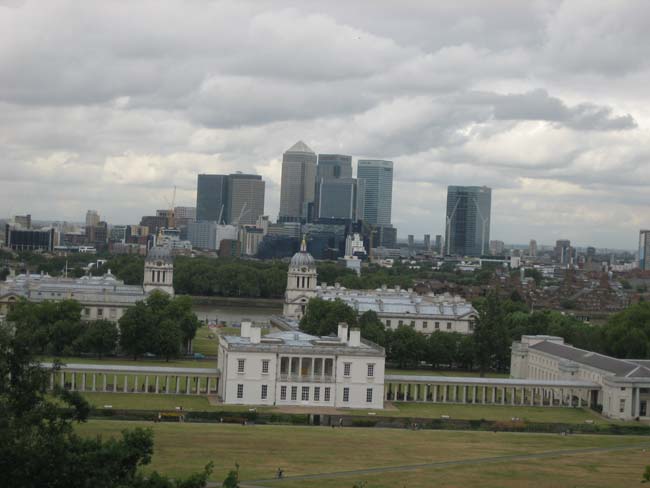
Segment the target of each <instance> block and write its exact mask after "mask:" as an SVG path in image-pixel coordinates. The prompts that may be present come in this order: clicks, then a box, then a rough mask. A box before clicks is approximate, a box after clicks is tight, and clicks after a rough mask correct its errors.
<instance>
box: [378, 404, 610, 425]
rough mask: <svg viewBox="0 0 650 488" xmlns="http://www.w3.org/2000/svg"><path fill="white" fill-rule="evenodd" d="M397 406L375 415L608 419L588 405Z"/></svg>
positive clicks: (476, 418)
mask: <svg viewBox="0 0 650 488" xmlns="http://www.w3.org/2000/svg"><path fill="white" fill-rule="evenodd" d="M393 405H395V406H396V407H397V408H398V411H395V410H384V411H382V413H381V414H380V413H378V415H389V416H394V417H423V418H440V416H441V415H449V416H450V417H451V418H452V419H466V420H480V419H485V420H511V419H512V418H513V417H519V418H520V419H522V420H526V421H530V422H557V423H565V422H566V423H572V424H576V423H583V422H584V421H585V420H594V421H597V422H599V423H601V422H602V423H606V422H608V421H607V420H606V419H605V418H604V417H601V416H600V415H598V414H596V413H595V412H593V411H592V410H589V409H587V408H550V407H512V406H508V405H503V406H501V405H454V404H451V403H448V404H440V403H404V402H397V403H394V404H393Z"/></svg>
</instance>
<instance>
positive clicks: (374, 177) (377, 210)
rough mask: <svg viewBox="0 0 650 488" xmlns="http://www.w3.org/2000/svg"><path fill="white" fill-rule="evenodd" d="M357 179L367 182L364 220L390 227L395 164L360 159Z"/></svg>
mask: <svg viewBox="0 0 650 488" xmlns="http://www.w3.org/2000/svg"><path fill="white" fill-rule="evenodd" d="M357 179H359V180H365V184H364V185H365V197H364V210H363V216H364V217H363V218H364V220H365V221H366V222H367V223H369V224H372V225H390V223H391V211H392V205H393V162H392V161H382V160H371V159H360V160H359V164H358V166H357Z"/></svg>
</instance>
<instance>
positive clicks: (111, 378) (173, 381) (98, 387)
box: [50, 369, 219, 395]
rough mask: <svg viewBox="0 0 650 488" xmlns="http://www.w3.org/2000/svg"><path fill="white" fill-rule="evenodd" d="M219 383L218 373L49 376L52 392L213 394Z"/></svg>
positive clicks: (58, 373) (61, 373)
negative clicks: (57, 387) (56, 388)
mask: <svg viewBox="0 0 650 488" xmlns="http://www.w3.org/2000/svg"><path fill="white" fill-rule="evenodd" d="M218 382H219V376H218V374H217V373H215V374H214V375H206V374H191V373H190V374H187V373H179V374H160V373H155V372H154V373H139V374H135V373H122V372H119V373H118V372H114V373H112V372H103V371H74V370H68V369H65V370H58V371H54V372H51V373H50V389H54V386H55V385H58V386H60V387H61V388H64V389H66V390H70V391H80V392H101V393H152V394H167V395H170V394H173V395H212V394H216V393H217V387H218Z"/></svg>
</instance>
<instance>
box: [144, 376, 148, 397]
mask: <svg viewBox="0 0 650 488" xmlns="http://www.w3.org/2000/svg"><path fill="white" fill-rule="evenodd" d="M144 392H145V393H149V375H147V376H145V377H144Z"/></svg>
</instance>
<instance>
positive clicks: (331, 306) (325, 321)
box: [300, 298, 357, 336]
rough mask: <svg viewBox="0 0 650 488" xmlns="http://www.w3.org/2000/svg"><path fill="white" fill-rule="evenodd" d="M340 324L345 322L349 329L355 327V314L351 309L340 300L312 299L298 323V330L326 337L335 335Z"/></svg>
mask: <svg viewBox="0 0 650 488" xmlns="http://www.w3.org/2000/svg"><path fill="white" fill-rule="evenodd" d="M341 322H346V323H347V324H348V325H349V326H350V327H354V326H356V325H357V313H356V312H355V311H354V309H353V308H352V307H350V306H349V305H347V304H346V303H345V302H343V301H342V300H333V301H328V300H323V299H322V298H312V299H311V300H309V303H308V304H307V312H306V313H305V315H304V316H303V318H302V320H301V321H300V328H301V329H302V330H303V331H305V332H307V333H308V334H313V335H319V336H326V335H330V334H336V332H337V330H338V324H339V323H341Z"/></svg>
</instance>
